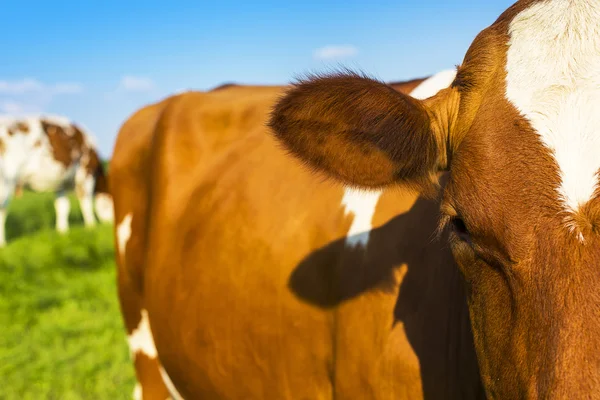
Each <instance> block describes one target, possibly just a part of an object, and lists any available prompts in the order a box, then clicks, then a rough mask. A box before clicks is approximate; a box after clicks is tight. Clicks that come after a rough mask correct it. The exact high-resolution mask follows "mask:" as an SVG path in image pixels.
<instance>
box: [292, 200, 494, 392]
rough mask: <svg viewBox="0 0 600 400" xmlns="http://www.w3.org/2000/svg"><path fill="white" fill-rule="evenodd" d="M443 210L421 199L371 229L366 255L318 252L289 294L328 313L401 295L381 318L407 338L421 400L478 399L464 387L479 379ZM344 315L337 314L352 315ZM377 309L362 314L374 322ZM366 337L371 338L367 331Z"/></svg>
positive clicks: (362, 251) (340, 243) (333, 249)
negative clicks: (370, 298)
mask: <svg viewBox="0 0 600 400" xmlns="http://www.w3.org/2000/svg"><path fill="white" fill-rule="evenodd" d="M438 209H439V203H438V202H437V201H431V200H427V199H424V198H419V199H418V200H417V201H416V202H415V204H414V205H413V206H412V207H411V208H410V210H409V211H407V212H406V213H404V214H401V215H398V216H396V217H393V218H392V219H391V220H389V221H388V222H386V223H385V224H383V225H382V226H380V227H378V228H375V229H373V230H372V231H371V232H370V235H369V241H368V244H367V246H366V247H364V246H361V245H359V246H356V247H349V245H348V244H347V243H346V239H345V238H344V239H339V240H337V241H334V242H332V243H330V244H328V245H327V246H325V247H322V248H320V249H318V250H316V251H315V252H313V253H312V254H311V255H310V256H308V257H307V258H306V259H304V260H303V261H302V262H301V263H300V264H299V265H298V267H297V268H296V269H295V270H294V272H293V273H292V274H291V276H290V279H289V287H290V289H291V290H292V291H293V292H294V293H295V294H296V295H297V296H298V297H300V298H301V299H303V300H305V301H307V302H309V303H311V304H314V305H316V306H318V307H322V308H328V309H335V308H340V306H341V305H342V304H343V303H349V302H350V303H351V302H352V301H353V300H354V299H356V298H359V297H361V296H363V295H365V293H368V292H381V293H384V294H385V296H389V295H393V296H396V295H397V298H396V301H395V305H394V307H393V310H392V312H391V313H390V315H379V316H378V317H377V318H381V319H383V320H390V321H393V322H392V323H391V324H390V325H389V330H390V335H393V334H394V333H393V332H394V330H395V329H401V330H404V332H405V334H406V337H407V339H408V341H409V342H410V345H411V347H412V349H413V350H414V352H415V354H416V355H417V357H418V360H419V365H420V369H421V377H422V379H423V381H422V386H423V387H422V390H423V398H424V399H441V398H465V399H466V398H478V396H482V395H483V394H482V392H481V388H479V387H477V386H476V385H473V386H469V385H465V386H462V384H464V383H465V382H469V379H471V377H472V376H473V375H477V366H476V364H475V363H474V351H473V343H472V339H471V337H470V328H469V322H468V321H469V320H468V310H467V308H466V302H465V300H464V299H465V297H464V288H463V283H462V280H461V279H462V278H461V276H460V273H459V272H458V270H457V269H456V267H455V266H454V265H453V262H452V261H451V253H450V250H449V248H448V246H447V245H445V243H446V240H447V237H446V235H443V236H442V237H441V238H437V237H436V236H435V231H436V227H437V223H438V218H437V215H438ZM398 238H402V239H401V240H398ZM400 282H401V283H400ZM399 283H400V284H399ZM341 308H342V310H341V311H337V312H338V313H339V314H343V313H345V312H348V311H344V309H343V307H341ZM376 309H377V307H371V308H363V309H359V311H358V312H359V313H360V312H362V313H365V320H366V321H369V319H370V318H372V317H370V316H369V315H368V314H369V313H372V312H377V311H379V310H376ZM350 312H352V311H350ZM339 314H338V315H339ZM399 325H400V326H399ZM363 329H364V331H363V332H365V331H367V332H368V331H369V329H370V326H369V325H368V324H366V326H364V327H363ZM363 332H360V331H357V332H353V333H352V335H354V336H359V335H361V334H363ZM365 337H370V335H366V336H365ZM457 366H459V367H458V368H457ZM449 376H451V377H452V379H448V377H449Z"/></svg>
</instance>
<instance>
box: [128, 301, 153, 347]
mask: <svg viewBox="0 0 600 400" xmlns="http://www.w3.org/2000/svg"><path fill="white" fill-rule="evenodd" d="M140 314H141V317H142V318H141V319H140V323H139V324H138V326H137V328H135V329H134V330H133V332H131V335H129V336H128V337H127V341H128V342H129V351H130V352H131V356H132V358H134V359H135V355H136V354H137V353H143V354H145V355H147V356H148V357H150V358H156V355H157V353H156V346H154V338H153V337H152V331H151V330H150V321H149V320H148V312H147V311H146V310H143V309H142V311H141V312H140Z"/></svg>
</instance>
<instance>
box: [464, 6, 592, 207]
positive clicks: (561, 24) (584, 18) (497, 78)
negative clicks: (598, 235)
mask: <svg viewBox="0 0 600 400" xmlns="http://www.w3.org/2000/svg"><path fill="white" fill-rule="evenodd" d="M463 67H464V68H463ZM463 67H461V69H462V71H461V70H460V69H459V73H458V78H457V82H458V84H459V85H464V86H469V84H470V83H473V82H474V84H475V85H479V86H480V89H481V88H483V89H481V90H478V92H479V93H481V92H485V96H488V97H489V96H494V97H497V98H503V99H504V100H503V101H505V102H508V103H509V104H510V105H511V106H512V107H514V109H516V111H517V112H518V114H515V115H514V116H513V115H511V116H508V115H507V116H504V117H503V115H500V114H501V113H502V111H500V110H498V111H496V110H494V111H489V110H488V111H486V112H488V113H490V112H491V113H493V114H494V115H493V118H490V115H488V118H486V120H487V121H494V120H496V121H498V119H499V120H502V119H503V118H515V116H518V118H521V119H523V120H524V121H526V122H525V123H527V124H528V125H530V126H531V128H532V130H533V132H534V133H535V135H536V136H537V138H538V139H539V142H540V143H541V145H540V149H539V150H540V152H544V153H546V154H543V155H542V154H541V153H540V157H547V156H548V155H549V156H550V158H551V160H552V163H553V164H554V165H555V167H556V170H557V171H558V175H559V178H560V179H559V182H558V183H557V184H556V183H552V185H555V187H553V188H552V189H554V197H555V201H556V202H557V203H559V204H560V206H561V208H562V209H563V210H564V211H565V212H566V213H567V214H572V215H575V214H577V213H578V212H579V211H580V210H581V208H582V207H584V206H585V205H586V204H588V203H589V202H590V200H591V199H593V198H595V197H596V194H597V193H596V192H597V191H598V183H599V182H598V172H599V171H600V110H598V108H599V107H598V105H600V2H599V1H584V0H549V1H548V0H547V1H524V2H519V3H517V4H516V5H515V6H513V7H512V8H511V9H509V10H508V11H507V12H506V13H505V14H504V15H503V16H502V17H501V18H500V19H499V20H498V21H497V22H496V24H494V25H493V26H492V27H491V28H490V29H488V30H487V31H484V33H482V35H480V37H478V39H477V40H476V41H475V42H474V44H473V46H472V48H471V49H470V51H469V53H468V54H467V57H466V58H465V64H464V65H463ZM464 81H472V82H467V83H464ZM484 89H485V90H484ZM465 92H466V93H467V95H466V96H464V97H466V98H467V99H468V100H467V104H468V105H467V109H473V110H475V109H476V108H477V107H474V106H472V104H471V103H470V100H469V95H470V93H468V90H465ZM474 112H479V111H474ZM464 114H466V115H468V114H469V113H468V112H467V113H464ZM488 125H489V124H488ZM514 126H515V129H519V128H518V127H519V124H515V125H514ZM486 129H488V130H489V129H490V127H489V126H487V127H486ZM492 131H493V129H492ZM478 133H481V132H478ZM523 134H525V132H523ZM506 145H507V146H513V147H514V143H506ZM542 145H543V146H542ZM497 150H498V151H501V149H497ZM512 154H515V153H514V152H513V153H512Z"/></svg>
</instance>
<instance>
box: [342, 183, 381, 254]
mask: <svg viewBox="0 0 600 400" xmlns="http://www.w3.org/2000/svg"><path fill="white" fill-rule="evenodd" d="M381 193H382V192H380V191H377V192H363V191H358V190H355V189H351V188H346V190H345V191H344V197H343V198H342V204H343V205H344V207H345V209H346V214H350V213H352V215H353V216H354V219H353V220H352V225H351V226H350V230H349V231H348V233H347V234H346V244H347V245H348V246H351V247H356V246H359V245H362V246H364V247H366V246H367V244H368V243H369V235H370V233H371V229H372V225H371V221H372V220H373V215H374V214H375V208H376V207H377V203H378V202H379V197H380V196H381Z"/></svg>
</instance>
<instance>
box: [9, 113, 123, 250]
mask: <svg viewBox="0 0 600 400" xmlns="http://www.w3.org/2000/svg"><path fill="white" fill-rule="evenodd" d="M95 147H96V146H95V145H94V143H93V141H92V138H91V137H90V135H89V134H88V133H86V132H85V131H84V130H83V129H82V128H81V127H80V126H78V125H76V124H74V123H72V122H71V121H70V120H69V119H67V118H65V117H61V116H34V117H22V118H13V117H2V118H0V246H4V245H5V244H6V237H5V226H4V225H5V220H6V209H7V206H8V204H9V202H10V200H11V198H12V197H13V195H14V194H15V192H16V193H17V194H18V193H19V192H20V190H21V189H22V188H26V189H29V190H32V191H35V192H54V193H56V199H55V201H54V208H55V211H56V230H57V231H59V232H66V231H67V230H68V229H69V219H68V218H69V211H70V203H69V200H68V198H67V193H68V192H69V191H70V190H75V192H76V194H77V198H78V200H79V204H80V206H81V212H82V214H83V219H84V223H85V225H86V226H94V225H95V223H96V218H95V215H94V208H95V211H96V215H97V216H98V218H99V220H100V221H103V222H111V221H112V219H113V210H112V198H111V196H110V194H109V193H108V184H107V177H106V175H105V172H104V169H103V167H102V163H101V160H100V158H99V156H98V153H97V151H96V149H95Z"/></svg>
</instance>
